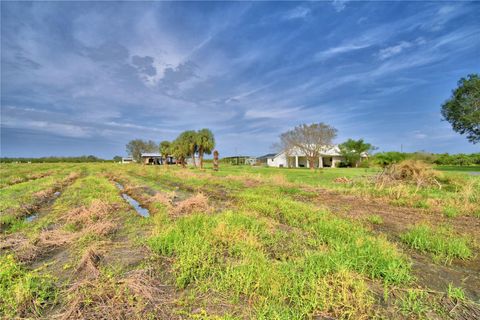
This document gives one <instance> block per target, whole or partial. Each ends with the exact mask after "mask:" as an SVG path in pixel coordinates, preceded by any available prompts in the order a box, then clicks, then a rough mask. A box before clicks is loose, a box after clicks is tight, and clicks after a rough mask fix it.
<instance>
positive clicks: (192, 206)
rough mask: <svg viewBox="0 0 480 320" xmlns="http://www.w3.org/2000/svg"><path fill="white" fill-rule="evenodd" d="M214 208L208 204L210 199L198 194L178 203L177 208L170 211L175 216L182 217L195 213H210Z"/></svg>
mask: <svg viewBox="0 0 480 320" xmlns="http://www.w3.org/2000/svg"><path fill="white" fill-rule="evenodd" d="M211 210H212V208H211V207H210V205H209V204H208V197H207V196H205V195H204V194H203V193H197V194H196V195H194V196H192V197H190V198H188V199H185V200H183V201H180V202H178V203H177V204H176V205H175V207H174V208H173V209H172V210H170V212H171V214H173V215H174V216H182V215H186V214H190V213H193V212H205V213H207V212H210V211H211Z"/></svg>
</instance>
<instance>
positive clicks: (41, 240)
mask: <svg viewBox="0 0 480 320" xmlns="http://www.w3.org/2000/svg"><path fill="white" fill-rule="evenodd" d="M76 238H77V234H76V233H70V232H67V231H63V230H45V231H42V232H41V233H40V235H39V236H38V237H37V238H36V239H33V240H31V239H27V238H23V239H21V241H18V242H17V243H16V244H15V247H14V248H15V249H14V250H12V251H14V252H15V257H16V258H17V259H18V260H19V261H22V262H32V261H34V260H35V259H37V258H38V257H40V256H42V255H44V254H46V253H48V252H50V251H52V250H54V249H56V248H58V247H61V246H63V245H66V244H70V243H72V242H73V241H74V240H75V239H76Z"/></svg>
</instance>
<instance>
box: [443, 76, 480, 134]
mask: <svg viewBox="0 0 480 320" xmlns="http://www.w3.org/2000/svg"><path fill="white" fill-rule="evenodd" d="M442 116H443V118H444V119H445V120H447V121H448V122H450V124H451V125H452V127H453V130H455V131H456V132H458V133H460V134H466V135H467V139H468V141H470V142H472V143H477V142H479V141H480V77H479V76H478V74H470V75H468V76H467V78H462V79H460V81H458V88H456V89H455V90H453V91H452V96H451V97H450V99H448V100H447V101H446V102H445V103H444V104H443V105H442Z"/></svg>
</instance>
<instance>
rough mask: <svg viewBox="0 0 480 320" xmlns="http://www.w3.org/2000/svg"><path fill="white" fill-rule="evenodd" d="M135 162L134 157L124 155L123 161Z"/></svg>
mask: <svg viewBox="0 0 480 320" xmlns="http://www.w3.org/2000/svg"><path fill="white" fill-rule="evenodd" d="M132 162H135V161H134V160H133V158H132V157H123V158H122V163H132Z"/></svg>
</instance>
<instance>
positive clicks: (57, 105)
mask: <svg viewBox="0 0 480 320" xmlns="http://www.w3.org/2000/svg"><path fill="white" fill-rule="evenodd" d="M1 9H2V10H1V38H2V39H1V155H2V156H48V155H81V154H94V155H97V156H100V157H105V158H111V157H112V156H114V155H124V154H125V144H126V143H127V142H128V141H129V140H131V139H134V138H142V139H152V140H155V141H157V142H159V141H161V140H165V139H168V140H170V139H173V138H175V137H176V136H177V135H178V134H179V133H180V132H181V131H183V130H187V129H200V128H204V127H207V128H211V129H212V131H213V132H214V134H215V136H216V139H217V148H218V149H219V151H220V154H221V156H226V155H232V154H235V153H241V154H247V155H261V154H265V153H269V152H272V148H271V146H272V144H273V143H275V142H277V141H278V136H279V134H280V133H282V132H284V131H286V130H288V129H289V128H292V127H294V126H295V125H298V124H301V123H312V122H325V123H328V124H330V125H332V126H334V127H336V128H337V129H338V131H339V134H338V137H337V139H336V142H337V143H340V142H342V141H344V140H346V139H347V138H364V139H365V140H367V141H368V142H371V143H372V144H374V145H375V146H377V147H379V150H399V149H400V146H401V145H403V150H404V151H418V150H427V151H432V152H450V153H457V152H478V151H479V146H478V145H473V144H470V143H468V142H467V139H466V138H465V137H464V136H461V135H459V134H457V133H455V132H453V131H452V129H451V127H450V125H449V124H448V123H447V122H445V121H442V120H441V115H440V105H441V104H442V102H443V101H445V100H446V99H447V98H448V97H449V96H450V92H451V90H452V89H453V88H455V86H456V83H457V81H458V79H459V78H461V77H462V76H466V75H467V74H469V73H478V72H480V59H479V57H480V23H479V20H478V17H479V16H480V3H479V2H477V3H469V2H456V3H454V2H353V1H352V2H348V1H333V2H305V3H304V2H279V3H274V2H261V3H249V2H225V3H222V2H211V3H206V2H202V3H199V2H185V3H179V2H176V3H168V2H153V3H151V2H150V3H147V2H141V3H138V2H123V3H115V2H97V3H95V2H83V3H82V2H78V3H76V2H37V3H27V2H2V3H1Z"/></svg>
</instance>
